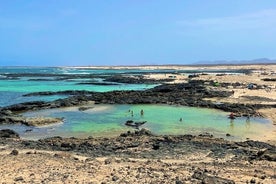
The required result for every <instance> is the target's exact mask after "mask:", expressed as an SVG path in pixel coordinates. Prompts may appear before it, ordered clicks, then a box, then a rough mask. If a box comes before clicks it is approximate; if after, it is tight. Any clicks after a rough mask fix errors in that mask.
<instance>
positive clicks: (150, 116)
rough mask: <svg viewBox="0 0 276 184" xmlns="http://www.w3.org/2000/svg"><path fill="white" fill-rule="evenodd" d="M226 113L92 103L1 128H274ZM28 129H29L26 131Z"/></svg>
mask: <svg viewBox="0 0 276 184" xmlns="http://www.w3.org/2000/svg"><path fill="white" fill-rule="evenodd" d="M141 109H143V111H144V115H143V116H141V114H140V111H141ZM131 111H133V116H132V115H131ZM227 115H228V113H226V112H222V111H218V110H213V109H205V108H194V107H182V106H181V107H180V106H168V105H95V106H94V107H93V108H91V109H89V110H86V111H79V110H78V108H77V107H73V108H72V107H71V108H62V109H51V110H41V111H36V112H28V113H25V116H45V117H46V116H51V117H64V118H65V121H64V122H63V123H61V124H57V125H52V126H47V127H40V128H32V127H26V126H21V125H5V126H0V128H12V129H14V130H16V131H17V132H19V133H20V134H21V137H23V138H27V139H39V138H43V137H51V136H63V137H72V136H74V137H80V138H84V137H88V136H116V135H119V134H120V133H122V132H126V131H128V130H133V128H132V127H127V126H125V125H124V123H125V122H126V121H127V120H134V121H147V123H146V124H144V125H143V126H142V127H141V128H147V129H149V130H150V131H152V132H153V133H155V134H172V135H179V134H193V135H198V134H200V133H205V132H208V133H211V134H214V135H215V136H216V137H222V138H226V133H229V134H231V136H230V137H227V139H232V140H245V139H246V138H250V139H260V138H264V136H266V135H268V134H272V132H273V131H275V127H274V126H273V125H272V123H271V122H270V121H268V120H266V119H262V118H250V120H248V119H246V118H244V117H241V118H237V119H235V120H233V121H231V120H230V119H228V118H227ZM180 118H182V121H180ZM28 129H32V131H28V132H26V130H28Z"/></svg>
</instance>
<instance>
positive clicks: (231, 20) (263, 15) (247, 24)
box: [177, 9, 276, 30]
mask: <svg viewBox="0 0 276 184" xmlns="http://www.w3.org/2000/svg"><path fill="white" fill-rule="evenodd" d="M177 24H178V25H180V26H184V27H189V28H207V29H217V30H221V29H230V30H236V29H238V30H251V29H260V28H261V29H273V30H276V9H266V10H262V11H259V12H255V13H250V14H243V15H237V16H230V17H217V18H203V19H195V20H182V21H177Z"/></svg>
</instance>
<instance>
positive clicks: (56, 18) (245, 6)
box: [0, 0, 276, 66]
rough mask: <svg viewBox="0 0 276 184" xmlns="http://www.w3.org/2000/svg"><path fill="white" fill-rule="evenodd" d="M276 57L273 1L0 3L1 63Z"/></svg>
mask: <svg viewBox="0 0 276 184" xmlns="http://www.w3.org/2000/svg"><path fill="white" fill-rule="evenodd" d="M256 58H270V59H276V1H275V0H231V1H230V0H77V1H76V0H47V1H43V0H12V1H9V0H0V66H99V65H152V64H193V63H195V62H198V61H216V60H251V59H256Z"/></svg>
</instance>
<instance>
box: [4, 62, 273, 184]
mask: <svg viewBox="0 0 276 184" xmlns="http://www.w3.org/2000/svg"><path fill="white" fill-rule="evenodd" d="M273 66H274V65H272V66H268V68H266V70H265V72H266V73H265V74H263V73H257V74H252V75H251V74H246V75H239V76H235V75H221V74H219V75H209V74H200V73H198V74H192V73H191V75H190V76H183V75H181V74H178V73H173V74H172V75H167V74H168V73H160V74H159V73H158V74H157V73H155V74H150V75H143V77H141V76H134V77H133V76H124V75H112V76H105V77H102V76H100V77H101V78H103V79H104V80H103V81H102V82H95V81H94V78H97V77H99V76H97V75H85V76H84V75H72V76H68V75H55V74H53V75H52V76H51V75H50V76H49V75H46V74H45V76H43V74H7V75H6V77H7V78H9V79H14V80H16V79H18V78H20V77H22V76H26V77H28V76H29V77H50V78H48V79H45V78H43V79H35V80H66V81H67V80H68V81H70V80H72V79H80V78H86V79H91V81H89V80H88V82H87V83H83V84H86V85H89V84H91V85H92V84H93V85H95V84H96V85H113V84H116V83H134V84H139V83H146V84H153V83H154V84H160V85H159V86H157V87H155V88H153V89H149V90H145V91H111V92H91V91H78V90H76V91H75V90H74V91H59V92H51V91H49V92H37V93H30V94H25V96H44V95H45V96H51V95H67V96H68V97H67V98H64V99H58V100H54V101H51V102H46V101H33V102H26V103H20V104H15V105H11V106H6V107H1V108H0V124H15V123H19V124H25V125H28V126H40V125H46V124H49V123H56V122H60V121H62V120H61V119H55V118H53V119H48V118H47V117H43V118H42V119H39V118H37V119H33V120H30V119H29V120H27V119H26V117H23V116H22V115H21V113H23V112H27V111H35V110H41V109H53V108H62V107H73V106H78V107H79V110H80V111H82V110H86V109H87V108H90V107H89V104H91V103H95V104H168V105H183V106H191V107H205V108H214V109H220V110H223V111H227V112H233V113H235V115H236V116H266V117H267V116H268V117H270V118H271V119H272V121H273V122H274V123H275V122H276V121H275V120H276V119H275V109H276V104H275V100H276V98H275V87H274V88H273V85H275V83H274V82H275V76H273V75H272V74H271V75H268V74H267V71H269V70H270V69H271V67H273ZM254 67H259V66H254ZM254 67H253V68H254ZM265 67H266V66H262V68H265ZM241 68H242V69H244V67H241ZM245 68H248V66H245ZM254 69H256V68H254ZM271 70H273V69H271ZM246 71H247V72H248V73H250V72H251V69H247V70H246ZM260 71H261V72H263V70H260ZM270 73H271V72H270ZM168 76H173V77H175V78H173V79H172V78H168ZM51 77H52V78H51ZM32 80H33V79H32ZM251 83H252V86H253V88H252V89H248V84H251ZM77 85H82V84H81V83H79V84H77ZM0 162H1V164H0V181H1V182H2V183H102V184H104V183H106V184H107V183H175V184H183V183H198V184H199V183H226V184H232V183H265V184H267V183H268V184H270V183H271V184H272V183H275V182H276V174H275V173H276V147H275V144H271V143H265V142H261V141H253V140H247V141H244V142H233V141H227V140H224V139H219V138H215V137H213V135H211V134H209V133H203V134H200V135H178V136H175V135H154V134H153V133H152V132H150V131H148V130H145V129H142V130H137V131H132V132H126V133H122V134H121V135H120V136H117V137H97V138H95V137H87V138H85V139H79V138H74V137H71V138H62V137H51V138H46V139H40V140H37V141H32V140H24V139H21V138H20V136H19V134H18V133H16V132H14V131H12V130H9V129H6V130H0Z"/></svg>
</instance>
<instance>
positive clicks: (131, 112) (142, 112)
mask: <svg viewBox="0 0 276 184" xmlns="http://www.w3.org/2000/svg"><path fill="white" fill-rule="evenodd" d="M128 112H130V114H131V116H132V117H133V116H134V113H133V110H130V109H129V110H128ZM140 115H141V116H144V110H143V109H141V111H140Z"/></svg>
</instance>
